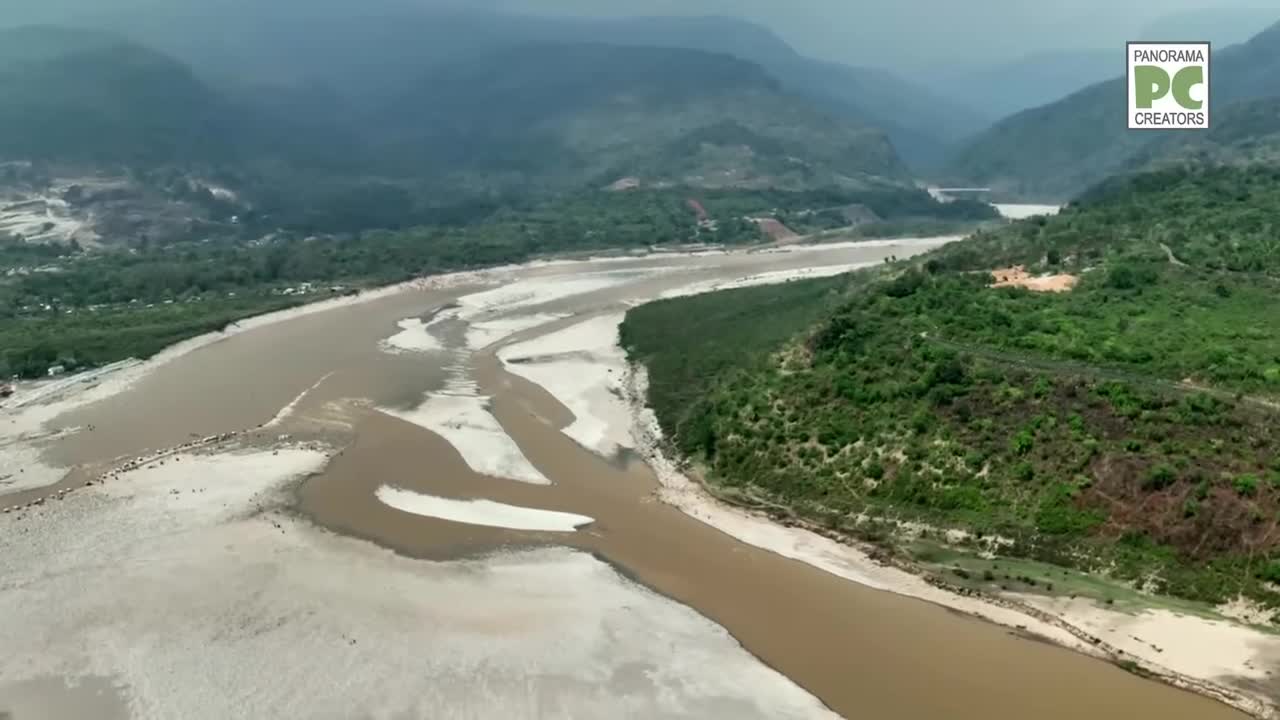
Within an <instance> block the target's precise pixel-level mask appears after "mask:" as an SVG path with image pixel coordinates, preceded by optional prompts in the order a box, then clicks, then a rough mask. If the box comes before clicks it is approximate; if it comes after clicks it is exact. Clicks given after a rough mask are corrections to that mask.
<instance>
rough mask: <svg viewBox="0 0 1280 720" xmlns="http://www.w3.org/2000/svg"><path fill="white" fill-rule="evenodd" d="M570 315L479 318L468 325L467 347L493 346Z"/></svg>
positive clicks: (482, 347) (479, 348)
mask: <svg viewBox="0 0 1280 720" xmlns="http://www.w3.org/2000/svg"><path fill="white" fill-rule="evenodd" d="M566 317H568V315H563V314H561V315H551V314H548V313H541V314H536V315H516V316H515V317H501V318H495V319H493V320H477V321H474V322H472V323H471V324H470V325H468V326H467V347H468V348H471V349H472V350H484V349H485V348H489V347H492V346H494V345H496V344H498V343H500V342H502V341H503V340H506V339H507V338H509V337H511V336H512V335H515V334H516V333H521V332H524V331H526V330H532V329H534V328H536V327H539V326H541V325H546V324H547V323H552V322H555V321H556V320H562V319H564V318H566Z"/></svg>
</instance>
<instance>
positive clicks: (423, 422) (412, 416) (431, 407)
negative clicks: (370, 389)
mask: <svg viewBox="0 0 1280 720" xmlns="http://www.w3.org/2000/svg"><path fill="white" fill-rule="evenodd" d="M488 406H489V398H487V397H481V396H478V395H461V394H460V395H448V394H444V393H437V394H432V395H429V396H427V398H426V400H425V401H424V402H423V403H422V405H420V406H418V407H417V408H415V409H413V410H388V409H385V408H384V409H382V412H384V413H386V414H388V415H391V416H394V417H398V418H400V419H401V420H405V421H407V422H411V423H413V424H415V425H418V426H419V427H424V428H426V429H428V430H430V431H431V432H434V433H436V434H437V435H439V436H440V437H442V438H444V439H445V440H446V441H447V442H448V443H449V444H450V445H452V446H453V447H454V449H455V450H457V451H458V454H459V455H461V456H462V459H463V460H464V461H465V462H466V463H467V465H468V466H469V467H470V468H471V469H472V470H474V471H476V472H478V473H480V474H482V475H489V476H491V477H497V478H506V479H508V480H519V481H520V482H527V483H532V484H535V485H550V484H551V481H550V480H548V479H547V476H545V475H543V474H542V472H540V471H539V470H538V469H537V468H536V467H534V466H533V463H531V462H529V459H528V458H527V457H525V455H524V453H523V452H522V451H521V450H520V447H519V446H518V445H516V442H515V440H512V439H511V436H510V435H507V432H506V431H505V430H503V429H502V426H501V425H499V424H498V420H497V419H496V418H495V417H493V414H492V413H490V412H489V407H488Z"/></svg>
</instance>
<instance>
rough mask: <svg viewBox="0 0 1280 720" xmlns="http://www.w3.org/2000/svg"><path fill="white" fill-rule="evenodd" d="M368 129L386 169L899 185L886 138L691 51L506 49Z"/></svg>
mask: <svg viewBox="0 0 1280 720" xmlns="http://www.w3.org/2000/svg"><path fill="white" fill-rule="evenodd" d="M370 124H371V125H372V126H374V127H378V128H380V131H379V133H378V138H376V139H375V138H371V139H370V141H371V142H373V143H377V144H379V145H382V147H379V148H378V150H379V152H385V156H386V157H387V159H388V161H390V160H391V159H392V158H399V159H401V160H402V161H404V162H406V163H407V164H410V165H412V164H416V163H418V162H428V163H433V164H435V165H438V166H444V167H458V168H464V169H471V168H476V169H488V170H492V171H495V172H509V173H522V174H525V175H527V176H530V177H536V178H540V179H541V180H543V181H547V182H560V183H566V184H568V183H581V182H597V183H604V184H608V183H610V182H613V181H615V180H618V179H619V178H621V177H626V176H638V177H639V178H640V179H642V180H645V181H649V182H657V181H674V182H680V183H687V184H694V185H753V186H772V187H793V188H794V187H804V186H814V185H830V184H841V183H845V182H852V183H855V184H856V183H859V182H861V181H864V180H866V179H868V178H871V177H881V178H884V179H891V180H904V179H906V177H907V173H906V170H905V168H904V167H903V166H902V164H901V163H900V161H899V160H898V158H897V156H896V154H895V153H894V151H893V148H892V146H891V145H890V144H889V142H888V141H887V139H886V137H885V135H884V134H883V133H881V132H879V131H876V130H872V129H869V128H866V127H863V126H859V125H857V124H855V123H852V122H849V121H846V120H841V119H838V118H836V117H834V116H832V115H829V114H826V113H824V112H822V111H820V110H818V109H816V108H814V107H813V105H812V104H811V103H810V102H808V101H807V100H805V99H803V98H800V97H797V96H793V95H788V94H787V93H785V92H784V91H783V90H782V89H781V86H780V84H779V82H778V81H777V80H776V79H774V78H773V77H772V76H770V75H769V74H767V73H766V72H765V71H764V70H763V69H762V68H760V67H759V66H757V65H754V64H752V63H748V62H745V61H742V60H737V59H735V58H732V57H729V56H727V55H716V54H711V53H704V52H700V51H695V50H677V49H670V48H665V49H655V48H647V47H628V46H612V45H600V44H577V45H529V46H523V47H518V48H513V49H509V50H502V51H498V52H495V53H493V54H490V55H486V56H484V57H481V58H476V59H473V60H468V61H465V62H459V63H454V64H449V65H445V66H442V67H440V68H438V69H434V70H432V71H431V72H430V73H429V74H428V75H427V76H426V77H424V78H423V79H421V80H420V81H418V82H416V83H414V85H413V87H412V88H410V89H408V90H407V91H406V92H405V93H404V94H403V95H401V96H399V97H397V98H395V99H393V100H392V101H390V102H388V103H386V105H385V109H384V111H383V114H382V115H381V116H380V117H378V118H376V119H374V120H372V121H371V123H370ZM388 138H389V139H390V140H389V141H388ZM419 154H420V155H419ZM415 155H417V156H415ZM469 166H470V167H469Z"/></svg>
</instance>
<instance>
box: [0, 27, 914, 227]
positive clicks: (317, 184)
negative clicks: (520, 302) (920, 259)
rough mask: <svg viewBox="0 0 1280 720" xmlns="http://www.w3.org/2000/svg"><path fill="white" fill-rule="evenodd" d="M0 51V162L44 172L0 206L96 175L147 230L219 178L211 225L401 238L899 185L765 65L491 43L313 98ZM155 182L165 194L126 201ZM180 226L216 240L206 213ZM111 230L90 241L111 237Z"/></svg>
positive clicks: (129, 61)
mask: <svg viewBox="0 0 1280 720" xmlns="http://www.w3.org/2000/svg"><path fill="white" fill-rule="evenodd" d="M0 46H3V48H4V49H3V50H2V51H0V93H2V95H3V97H4V98H5V100H6V102H5V103H3V105H0V162H6V161H36V162H37V163H46V164H48V165H51V166H52V167H50V168H37V170H36V171H35V173H34V174H35V176H37V177H44V178H45V179H44V180H43V181H40V182H35V181H33V182H30V183H27V184H25V185H22V186H20V187H6V186H3V182H2V181H0V195H9V196H11V197H13V198H15V199H16V200H17V201H18V202H20V203H25V202H28V201H38V202H47V201H48V200H49V199H48V198H45V197H44V196H43V195H42V194H41V193H43V189H42V188H44V187H49V186H54V187H59V186H69V185H73V184H81V180H82V179H83V178H86V177H92V176H95V175H97V176H103V175H109V176H110V178H109V179H110V181H111V182H112V183H113V184H114V185H115V186H117V187H126V186H127V189H128V191H129V193H132V194H134V195H138V196H142V195H146V196H147V198H148V202H149V203H150V205H149V206H148V209H146V210H145V211H144V210H140V209H137V208H134V209H130V208H129V207H120V203H117V204H116V206H114V207H113V208H112V209H111V212H112V213H113V214H114V215H118V216H120V217H148V216H153V215H155V214H157V213H158V212H160V210H157V209H156V208H157V207H160V206H161V205H165V203H167V205H165V207H164V212H168V211H169V210H171V209H172V205H173V204H174V203H175V202H178V201H180V200H181V198H180V197H179V196H180V195H182V193H184V192H186V190H185V189H184V188H187V187H188V186H191V187H197V188H199V187H204V186H205V185H208V184H209V182H208V179H209V178H216V179H217V182H216V186H217V187H219V188H220V191H223V197H224V198H229V197H233V196H234V198H235V202H234V203H232V204H231V206H230V207H228V208H222V209H221V210H220V214H221V216H222V217H223V219H229V218H231V217H233V216H235V217H240V218H245V217H251V218H252V219H253V220H254V221H255V222H271V221H275V222H277V223H279V224H280V225H286V226H294V227H297V226H306V227H308V228H310V229H312V230H313V231H318V232H326V231H352V230H362V229H368V228H370V227H404V226H408V225H413V224H418V223H422V222H432V221H434V220H435V219H436V218H438V217H440V216H441V215H442V213H443V214H448V209H449V208H452V207H464V208H465V207H468V206H474V205H475V204H477V203H479V204H481V205H483V206H486V207H490V208H491V207H492V206H493V205H495V204H511V203H516V204H520V203H527V202H528V201H530V200H539V199H545V198H547V197H548V196H552V195H557V194H563V193H575V192H599V191H601V190H602V188H604V187H606V186H609V185H611V184H613V183H615V182H616V181H619V180H625V182H626V184H628V185H634V184H636V183H639V184H641V185H654V184H664V185H668V186H669V185H687V186H694V187H748V188H756V189H762V188H782V189H790V190H800V189H812V188H819V187H830V186H843V187H851V188H865V187H872V186H883V185H886V184H892V185H899V186H905V185H907V184H909V177H908V173H907V171H906V169H905V167H904V166H903V164H902V162H901V161H900V159H899V158H898V156H897V154H896V152H895V151H894V149H893V147H892V145H891V144H890V142H889V141H888V139H887V138H886V136H885V134H884V133H883V132H881V131H879V130H876V129H873V128H870V127H868V126H866V125H863V124H860V123H857V122H855V121H851V120H848V119H844V118H841V117H839V116H837V115H836V114H833V113H830V112H827V111H824V110H822V109H819V108H818V107H817V106H816V105H815V104H814V103H813V102H812V101H811V100H809V99H806V98H804V97H801V96H798V95H794V94H790V93H788V92H787V91H786V90H784V89H783V88H782V86H781V84H780V83H779V81H778V80H776V79H775V78H774V77H772V76H771V75H769V74H768V73H767V72H766V71H764V70H763V69H762V68H760V67H759V66H758V65H755V64H753V63H750V62H747V61H744V60H740V59H737V58H734V57H730V56H728V55H722V54H715V53H707V52H702V51H697V50H679V49H672V48H654V47H641V46H619V45H602V44H560V43H552V44H534V45H519V46H505V45H503V46H500V47H498V48H496V49H493V48H491V49H490V50H489V51H487V52H481V53H471V54H468V55H467V56H466V57H465V59H461V60H457V61H454V62H450V63H444V64H427V65H424V66H422V67H421V68H417V67H413V66H407V65H402V66H398V67H396V68H395V70H396V72H397V73H399V74H393V75H384V76H382V77H381V79H380V87H379V88H376V89H372V88H371V89H367V92H366V93H365V94H355V95H353V94H351V93H347V92H342V91H340V90H337V89H335V88H333V87H329V86H326V85H322V84H321V85H306V86H293V85H291V86H287V87H284V88H281V89H278V90H253V91H250V90H247V89H245V88H244V87H232V86H226V85H219V86H217V87H216V88H215V87H214V86H212V85H210V84H207V83H206V82H205V81H204V80H202V79H201V78H199V77H197V75H196V74H195V73H194V72H193V71H192V70H191V69H190V68H188V67H187V66H185V65H183V64H182V63H180V62H178V61H176V60H173V59H172V58H169V57H166V56H164V55H162V54H159V53H156V52H153V51H151V50H148V49H146V48H143V47H140V46H138V45H135V44H133V43H130V42H128V41H125V40H121V39H120V38H118V37H115V36H110V35H103V34H97V33H86V32H79V31H70V30H61V29H55V28H25V29H18V30H10V31H3V32H0ZM330 51H331V52H332V53H334V54H336V55H342V53H343V51H344V50H343V48H342V47H335V48H331V49H330ZM58 173H63V174H64V176H63V177H60V176H59V175H58ZM28 174H30V173H28ZM157 174H159V175H160V176H163V178H164V179H163V181H158V182H152V180H146V187H139V183H140V182H142V180H140V179H145V178H152V179H154V177H155V176H156V175H157ZM67 176H69V177H67ZM183 177H185V178H186V179H185V180H183V179H182V178H183ZM98 184H101V183H98ZM175 188H176V190H175ZM200 192H205V191H200ZM175 193H176V194H175ZM126 195H127V194H125V195H122V194H121V193H116V195H115V196H113V197H116V198H117V199H120V200H121V201H122V202H125V200H124V199H125V198H126ZM62 200H64V201H65V200H66V199H65V198H62ZM55 202H56V200H55ZM206 204H207V203H206ZM224 204H225V203H224ZM135 205H136V203H135ZM134 210H137V211H136V212H135V211H134ZM179 210H181V208H179ZM82 214H93V213H90V212H89V211H88V210H86V211H85V213H82ZM169 214H174V213H169ZM179 214H180V213H179ZM191 219H192V220H193V221H195V220H198V221H200V222H199V223H197V224H198V225H199V226H200V227H203V228H205V229H211V228H210V226H208V225H207V224H205V223H204V222H203V221H204V220H205V219H206V218H205V213H201V214H199V216H198V217H197V216H192V218H191ZM174 224H179V225H180V224H181V218H178V219H177V221H176V223H170V224H169V225H174ZM122 225H127V227H128V228H129V230H130V232H141V233H142V234H147V231H146V230H141V231H140V230H139V229H138V227H137V223H136V222H133V221H129V222H128V223H123V224H122V223H114V224H113V228H114V227H117V226H122ZM108 232H112V233H113V232H116V231H115V230H111V229H108V230H107V231H104V232H100V233H99V234H100V235H103V236H104V237H105V238H106V240H107V241H108V242H112V241H116V240H117V238H114V237H113V236H112V235H109V234H108ZM170 235H171V233H167V234H166V237H167V236H170Z"/></svg>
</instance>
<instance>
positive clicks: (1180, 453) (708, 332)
mask: <svg viewBox="0 0 1280 720" xmlns="http://www.w3.org/2000/svg"><path fill="white" fill-rule="evenodd" d="M1277 208H1280V174H1277V173H1275V172H1274V171H1272V170H1268V169H1261V170H1229V169H1220V170H1214V171H1206V172H1192V173H1187V172H1168V173H1163V174H1158V175H1152V176H1144V177H1140V178H1137V179H1134V180H1128V181H1122V182H1118V183H1115V184H1113V185H1110V186H1108V187H1105V188H1101V189H1099V190H1098V191H1096V192H1094V193H1092V194H1091V195H1090V196H1089V197H1087V198H1086V199H1085V200H1084V201H1082V202H1081V203H1080V204H1079V205H1078V206H1076V207H1073V208H1071V209H1069V210H1067V211H1066V212H1065V213H1064V214H1063V215H1062V216H1060V217H1058V218H1053V219H1048V220H1043V219H1042V220H1036V221H1028V222H1023V223H1019V224H1017V225H1013V226H1010V227H1008V228H1006V229H1004V230H1000V231H996V232H989V233H983V234H981V235H980V236H978V237H976V238H973V239H971V240H969V241H967V242H965V243H961V244H958V245H953V246H950V247H947V248H943V249H942V250H940V251H937V252H935V253H933V254H931V255H930V256H927V257H926V258H924V259H921V260H919V261H916V262H913V263H912V264H911V265H910V266H899V267H896V268H891V269H887V270H886V271H885V273H884V277H881V278H871V279H869V281H867V282H865V284H863V283H859V282H858V281H853V280H847V279H844V280H842V279H839V278H836V279H831V280H826V281H823V283H824V284H822V285H819V284H816V283H815V284H809V283H800V284H790V285H787V286H784V287H781V288H761V289H758V290H756V291H755V292H754V293H753V294H732V295H731V294H727V293H726V294H723V295H712V296H704V297H699V298H692V299H688V300H674V301H669V302H664V303H659V304H656V305H652V306H645V307H641V308H637V309H635V310H633V311H632V312H631V313H630V314H629V316H628V319H627V322H626V324H625V325H624V340H625V342H626V343H627V345H628V347H629V349H630V351H631V353H632V356H633V357H634V358H636V359H638V360H642V361H644V362H647V363H648V364H649V366H650V368H651V378H652V381H653V387H654V391H653V395H652V397H651V402H652V403H653V405H654V408H655V410H656V411H657V413H658V415H659V418H660V420H661V421H662V423H663V426H664V428H665V429H666V430H667V432H668V433H671V434H672V435H673V436H674V437H675V439H676V442H677V443H678V445H679V446H680V448H681V449H682V450H683V451H684V452H686V453H688V454H690V455H692V456H694V457H697V458H700V460H701V462H702V463H704V464H705V466H706V468H707V469H708V471H709V477H710V479H711V481H712V482H714V483H716V484H717V485H718V486H720V487H721V488H723V489H728V490H730V491H732V492H736V493H738V494H740V495H747V496H752V497H756V498H760V499H764V500H767V501H769V502H774V503H782V504H785V505H787V506H789V507H791V508H793V509H795V510H796V511H797V512H799V513H801V514H802V515H805V516H807V517H808V518H809V519H811V520H813V521H816V522H820V523H823V524H826V525H828V526H830V527H832V528H835V529H843V530H849V531H854V530H856V528H857V525H858V522H857V519H856V518H857V516H858V515H859V514H861V513H869V514H871V515H872V516H877V517H888V518H898V519H924V520H927V521H930V522H933V523H936V524H939V525H944V526H960V527H965V528H969V529H972V530H975V531H977V532H978V533H981V534H999V535H1001V536H1003V537H1006V538H1009V539H1011V540H1013V541H1014V543H1015V544H1014V546H1013V547H1012V548H1011V549H1010V552H1012V553H1014V554H1017V555H1020V556H1022V557H1026V558H1030V559H1038V560H1046V561H1051V562H1055V563H1059V564H1064V565H1072V566H1076V567H1080V568H1083V569H1094V570H1098V569H1104V568H1105V569H1106V570H1107V571H1108V572H1109V573H1110V574H1111V575H1112V576H1113V577H1115V578H1118V579H1122V580H1129V581H1134V582H1144V583H1145V582H1149V583H1151V584H1153V585H1154V587H1156V588H1158V589H1160V590H1162V591H1164V592H1167V593H1170V594H1173V595H1177V596H1181V597H1185V598H1191V599H1197V600H1206V601H1212V602H1217V601H1222V600H1225V599H1227V598H1229V597H1233V596H1234V595H1235V594H1236V593H1237V592H1244V593H1246V594H1248V595H1251V596H1253V597H1256V598H1259V599H1261V600H1264V601H1267V602H1271V603H1277V602H1280V597H1277V596H1276V594H1275V593H1274V592H1273V591H1272V590H1271V589H1270V586H1268V585H1266V584H1265V583H1264V581H1265V580H1270V579H1277V578H1280V572H1278V571H1280V564H1277V563H1276V562H1275V560H1276V559H1280V456H1278V455H1277V448H1280V437H1277V433H1280V430H1278V429H1277V425H1276V423H1275V422H1274V420H1275V418H1276V409H1275V408H1273V407H1269V406H1268V405H1267V403H1272V402H1274V400H1273V398H1274V397H1276V396H1280V332H1278V331H1277V330H1276V328H1275V326H1274V322H1273V319H1274V318H1275V317H1280V295H1278V294H1277V293H1276V286H1275V283H1276V282H1277V279H1280V255H1278V254H1277V253H1276V252H1275V250H1274V248H1275V245H1274V243H1273V242H1272V241H1271V238H1272V229H1273V228H1274V227H1276V226H1277V225H1278V224H1280V210H1278V209H1277ZM1165 246H1167V247H1168V248H1169V250H1171V251H1172V252H1173V254H1174V258H1175V259H1176V260H1177V261H1178V262H1180V263H1184V264H1181V265H1180V264H1176V263H1174V262H1171V260H1170V258H1169V255H1168V253H1167V252H1166V251H1165ZM1013 262H1025V263H1027V264H1028V265H1029V266H1032V269H1033V270H1050V269H1059V270H1066V271H1075V272H1083V271H1085V270H1087V272H1083V280H1082V283H1081V285H1080V286H1079V287H1078V288H1077V289H1076V290H1075V291H1074V292H1072V293H1070V294H1066V295H1039V294H1034V293H1030V292H1027V291H1023V290H1014V289H1003V290H993V289H990V288H988V287H986V284H987V280H986V275H985V273H984V272H981V271H984V270H989V269H991V268H992V267H998V266H1002V265H1005V264H1009V263H1013ZM975 271H976V272H975ZM890 273H892V275H890ZM778 304H781V307H784V308H786V311H785V312H784V313H783V314H781V315H778V316H777V319H776V320H774V319H770V320H768V321H767V324H768V326H769V328H770V329H769V330H768V331H767V332H765V331H764V330H762V329H761V328H760V327H757V325H761V324H765V323H762V322H760V321H759V320H758V318H771V317H772V315H773V308H774V307H775V305H778ZM833 308H834V309H833ZM688 318H697V319H696V320H694V321H692V326H691V328H690V329H688V330H677V328H679V327H681V326H682V325H684V324H686V323H690V321H689V320H688ZM788 323H790V327H789V328H787V327H784V325H786V324H788ZM788 330H789V332H788ZM784 336H785V337H787V338H788V340H787V341H781V342H779V341H778V340H777V338H779V337H784ZM1184 379H1191V380H1193V381H1194V382H1195V384H1197V385H1200V386H1207V387H1208V388H1210V390H1209V391H1197V390H1193V389H1191V388H1190V387H1188V386H1186V385H1184V384H1183V383H1182V381H1183V380H1184ZM673 388H674V390H672V389H673Z"/></svg>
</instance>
